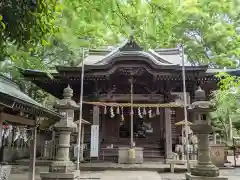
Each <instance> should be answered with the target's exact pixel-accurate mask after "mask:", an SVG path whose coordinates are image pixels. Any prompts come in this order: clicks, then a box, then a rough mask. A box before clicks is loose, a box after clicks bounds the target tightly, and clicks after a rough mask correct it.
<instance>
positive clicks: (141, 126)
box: [119, 116, 153, 139]
mask: <svg viewBox="0 0 240 180" xmlns="http://www.w3.org/2000/svg"><path fill="white" fill-rule="evenodd" d="M148 133H153V128H152V125H151V122H147V121H146V120H144V119H143V118H139V117H137V116H134V119H133V135H134V138H135V139H143V138H147V136H148ZM130 136H131V119H130V118H126V119H125V121H121V122H120V125H119V138H130Z"/></svg>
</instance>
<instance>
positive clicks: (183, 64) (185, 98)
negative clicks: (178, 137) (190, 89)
mask: <svg viewBox="0 0 240 180" xmlns="http://www.w3.org/2000/svg"><path fill="white" fill-rule="evenodd" d="M179 50H180V56H181V58H182V78H183V95H184V120H185V136H186V156H187V157H186V158H187V171H188V172H190V164H189V154H188V145H189V142H188V114H187V94H186V74H185V57H184V46H183V45H181V46H180V48H179Z"/></svg>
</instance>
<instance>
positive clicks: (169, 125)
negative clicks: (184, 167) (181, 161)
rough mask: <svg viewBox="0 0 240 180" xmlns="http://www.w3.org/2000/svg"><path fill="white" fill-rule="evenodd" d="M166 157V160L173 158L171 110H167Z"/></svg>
mask: <svg viewBox="0 0 240 180" xmlns="http://www.w3.org/2000/svg"><path fill="white" fill-rule="evenodd" d="M165 157H166V160H168V159H171V158H172V122H171V110H170V109H169V108H165Z"/></svg>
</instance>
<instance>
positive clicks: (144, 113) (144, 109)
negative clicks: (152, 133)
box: [143, 107, 147, 116]
mask: <svg viewBox="0 0 240 180" xmlns="http://www.w3.org/2000/svg"><path fill="white" fill-rule="evenodd" d="M143 115H144V116H146V115H147V111H146V108H145V107H144V108H143Z"/></svg>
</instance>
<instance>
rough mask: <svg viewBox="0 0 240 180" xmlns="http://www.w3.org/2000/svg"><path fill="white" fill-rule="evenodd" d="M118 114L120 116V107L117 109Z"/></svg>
mask: <svg viewBox="0 0 240 180" xmlns="http://www.w3.org/2000/svg"><path fill="white" fill-rule="evenodd" d="M116 114H120V109H119V106H118V107H117V111H116Z"/></svg>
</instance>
